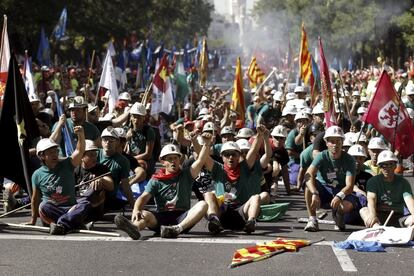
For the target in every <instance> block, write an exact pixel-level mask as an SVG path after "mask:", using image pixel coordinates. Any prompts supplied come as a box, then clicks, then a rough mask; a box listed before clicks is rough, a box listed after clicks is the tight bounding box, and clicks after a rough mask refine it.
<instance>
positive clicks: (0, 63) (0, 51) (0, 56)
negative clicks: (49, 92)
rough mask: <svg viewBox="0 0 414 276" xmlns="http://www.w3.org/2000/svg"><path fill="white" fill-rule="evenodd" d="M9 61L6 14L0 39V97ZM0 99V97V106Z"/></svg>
mask: <svg viewBox="0 0 414 276" xmlns="http://www.w3.org/2000/svg"><path fill="white" fill-rule="evenodd" d="M9 62H10V45H9V35H8V34H7V16H6V15H4V21H3V29H2V32H1V41H0V97H1V96H2V95H3V94H4V90H5V89H6V82H7V73H8V71H9ZM1 103H2V100H1V98H0V107H1Z"/></svg>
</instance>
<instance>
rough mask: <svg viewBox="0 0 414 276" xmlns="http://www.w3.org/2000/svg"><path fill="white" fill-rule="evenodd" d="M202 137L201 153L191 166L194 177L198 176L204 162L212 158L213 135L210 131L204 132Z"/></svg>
mask: <svg viewBox="0 0 414 276" xmlns="http://www.w3.org/2000/svg"><path fill="white" fill-rule="evenodd" d="M201 137H202V139H203V147H202V148H201V151H200V154H199V155H198V157H197V159H196V160H195V162H194V163H193V164H192V165H191V168H190V171H191V176H192V177H193V178H196V177H197V176H198V174H199V173H200V171H201V169H202V168H203V166H204V164H205V163H206V161H207V159H208V158H211V157H210V147H211V142H212V137H213V136H212V135H211V134H210V133H203V134H202V135H201Z"/></svg>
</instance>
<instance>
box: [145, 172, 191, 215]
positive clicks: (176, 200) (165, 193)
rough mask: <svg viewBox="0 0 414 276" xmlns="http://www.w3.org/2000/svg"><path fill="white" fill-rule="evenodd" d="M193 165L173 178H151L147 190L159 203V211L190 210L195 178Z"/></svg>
mask: <svg viewBox="0 0 414 276" xmlns="http://www.w3.org/2000/svg"><path fill="white" fill-rule="evenodd" d="M190 169H191V167H186V168H184V169H183V170H182V171H181V173H180V174H179V175H177V176H175V177H174V178H172V179H168V180H158V179H155V178H151V179H150V181H148V184H147V186H146V187H145V191H146V192H148V193H150V194H151V195H152V196H153V197H154V200H155V204H156V205H157V212H159V211H166V210H176V209H182V210H189V209H190V207H191V192H192V185H193V182H194V178H193V177H192V176H191V172H190Z"/></svg>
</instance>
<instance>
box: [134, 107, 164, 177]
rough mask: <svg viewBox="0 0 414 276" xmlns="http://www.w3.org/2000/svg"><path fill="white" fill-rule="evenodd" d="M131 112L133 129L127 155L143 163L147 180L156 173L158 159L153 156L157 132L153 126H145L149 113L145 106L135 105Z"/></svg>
mask: <svg viewBox="0 0 414 276" xmlns="http://www.w3.org/2000/svg"><path fill="white" fill-rule="evenodd" d="M129 112H130V114H131V127H130V128H129V130H128V132H127V141H128V142H127V145H128V150H127V153H129V154H130V155H131V156H133V157H134V158H135V159H136V160H137V161H138V162H141V164H142V165H143V167H144V169H145V172H146V179H149V178H150V177H151V175H152V174H153V173H154V171H155V160H156V158H157V157H154V156H153V150H154V144H155V131H154V129H153V128H152V127H151V126H149V125H148V124H145V119H146V116H147V111H146V110H145V106H144V105H143V104H141V103H134V105H133V106H132V107H131V110H130V111H129Z"/></svg>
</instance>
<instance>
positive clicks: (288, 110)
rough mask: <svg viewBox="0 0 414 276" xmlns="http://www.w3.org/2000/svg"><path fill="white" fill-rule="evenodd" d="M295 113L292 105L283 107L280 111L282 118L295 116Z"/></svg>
mask: <svg viewBox="0 0 414 276" xmlns="http://www.w3.org/2000/svg"><path fill="white" fill-rule="evenodd" d="M296 112H297V110H296V107H295V106H293V105H290V106H285V107H284V108H283V110H282V116H287V115H295V114H296Z"/></svg>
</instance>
